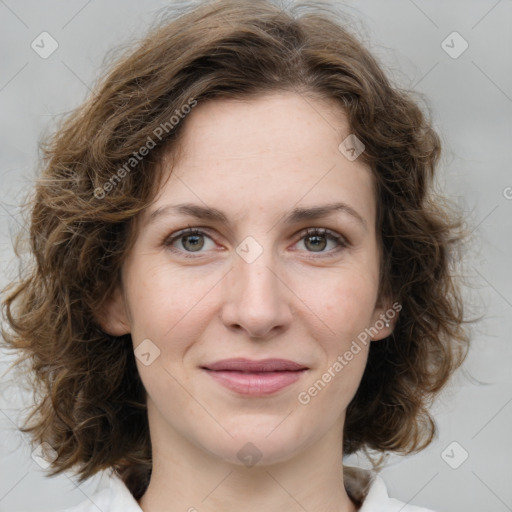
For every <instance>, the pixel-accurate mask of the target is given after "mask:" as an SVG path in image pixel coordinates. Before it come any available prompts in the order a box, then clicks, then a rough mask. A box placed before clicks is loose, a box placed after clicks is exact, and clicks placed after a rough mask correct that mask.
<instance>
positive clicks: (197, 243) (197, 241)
mask: <svg viewBox="0 0 512 512" xmlns="http://www.w3.org/2000/svg"><path fill="white" fill-rule="evenodd" d="M191 239H192V240H194V241H193V242H192V246H189V247H187V240H191ZM181 240H182V244H183V247H184V248H185V249H187V250H189V249H191V250H192V251H196V250H200V249H202V248H203V245H204V238H203V236H202V235H186V236H183V237H182V238H181Z"/></svg>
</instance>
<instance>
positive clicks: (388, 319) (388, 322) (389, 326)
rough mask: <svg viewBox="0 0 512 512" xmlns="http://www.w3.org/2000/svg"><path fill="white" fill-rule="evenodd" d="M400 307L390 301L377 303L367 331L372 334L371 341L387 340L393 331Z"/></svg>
mask: <svg viewBox="0 0 512 512" xmlns="http://www.w3.org/2000/svg"><path fill="white" fill-rule="evenodd" d="M401 309H402V305H401V304H400V303H399V302H396V301H395V302H393V303H392V301H391V299H387V298H386V299H384V300H381V301H379V303H378V304H377V306H376V307H375V310H374V312H373V315H372V324H371V326H370V328H369V331H370V332H371V333H372V334H371V338H372V341H378V340H382V339H384V338H387V337H388V336H389V335H390V334H391V333H392V332H393V330H394V329H395V326H396V323H397V321H398V316H399V313H400V310H401Z"/></svg>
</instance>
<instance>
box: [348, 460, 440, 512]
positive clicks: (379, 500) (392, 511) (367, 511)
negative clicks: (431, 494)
mask: <svg viewBox="0 0 512 512" xmlns="http://www.w3.org/2000/svg"><path fill="white" fill-rule="evenodd" d="M344 478H345V487H346V489H347V492H348V493H349V495H350V496H352V497H354V498H355V499H356V500H358V501H362V505H361V508H360V509H359V511H358V512H434V511H433V510H430V509H427V508H422V507H417V506H415V505H409V504H407V503H404V502H402V501H399V500H396V499H394V498H390V497H389V495H388V491H387V488H386V484H385V483H384V480H383V479H382V478H381V477H380V476H379V475H377V474H376V473H375V472H373V471H368V470H364V469H360V468H356V467H351V466H347V467H345V468H344Z"/></svg>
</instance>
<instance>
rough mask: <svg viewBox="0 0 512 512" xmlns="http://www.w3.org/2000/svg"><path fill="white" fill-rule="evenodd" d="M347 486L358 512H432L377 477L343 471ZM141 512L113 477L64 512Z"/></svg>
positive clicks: (348, 468)
mask: <svg viewBox="0 0 512 512" xmlns="http://www.w3.org/2000/svg"><path fill="white" fill-rule="evenodd" d="M343 475H344V479H345V486H346V489H347V492H348V493H349V495H351V496H352V497H354V498H356V499H359V500H363V504H362V506H361V508H359V510H358V512H433V511H432V510H430V509H426V508H421V507H416V506H414V505H408V504H405V503H403V502H401V501H399V500H395V499H393V498H390V497H389V496H388V492H387V489H386V484H385V483H384V480H383V479H382V478H381V477H380V476H378V475H377V474H376V473H374V472H372V471H368V470H364V469H360V468H355V467H351V466H345V467H344V468H343ZM98 510H101V511H102V512H142V509H141V508H140V507H139V505H138V503H137V502H136V501H135V499H134V497H133V496H132V495H131V493H130V491H129V490H128V488H127V487H126V486H125V485H124V483H123V481H122V480H121V479H120V478H119V477H117V476H115V475H113V476H110V477H109V478H108V481H107V485H106V487H104V488H102V489H101V490H98V491H97V492H96V493H94V494H93V495H91V497H90V498H89V499H88V500H86V501H84V502H83V503H81V504H80V505H77V506H76V507H73V508H70V509H67V510H65V511H62V512H98Z"/></svg>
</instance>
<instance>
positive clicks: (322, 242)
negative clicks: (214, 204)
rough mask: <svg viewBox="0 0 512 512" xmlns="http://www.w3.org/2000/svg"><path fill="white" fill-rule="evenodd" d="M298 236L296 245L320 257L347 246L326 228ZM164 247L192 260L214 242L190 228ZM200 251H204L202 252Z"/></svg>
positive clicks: (174, 237) (201, 232)
mask: <svg viewBox="0 0 512 512" xmlns="http://www.w3.org/2000/svg"><path fill="white" fill-rule="evenodd" d="M299 236H300V239H299V241H298V242H297V243H296V245H297V244H299V243H301V242H302V244H303V247H305V248H306V252H310V253H319V254H320V255H324V254H326V255H331V254H333V253H337V252H338V251H339V250H341V249H343V248H344V247H348V245H349V244H348V242H347V241H346V239H345V238H344V237H343V236H341V235H340V234H338V233H336V232H335V231H331V230H330V229H326V228H308V229H306V230H303V231H301V233H300V234H299ZM208 241H209V242H210V247H208V243H207V242H208ZM329 243H331V245H333V247H331V249H330V250H325V249H326V248H327V247H328V245H329ZM164 245H165V246H166V247H168V248H169V249H170V250H171V251H173V252H177V253H180V254H182V255H183V256H185V257H186V258H194V257H196V256H195V254H197V256H199V255H201V254H202V253H204V252H205V251H206V250H208V249H214V248H215V247H216V244H215V242H214V241H213V240H212V238H211V237H210V236H209V235H208V234H207V233H206V232H205V231H203V230H201V229H199V228H191V227H190V226H189V228H188V229H183V230H181V231H178V232H177V233H176V234H173V235H171V236H170V237H168V238H166V239H165V241H164ZM202 249H205V251H202Z"/></svg>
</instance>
